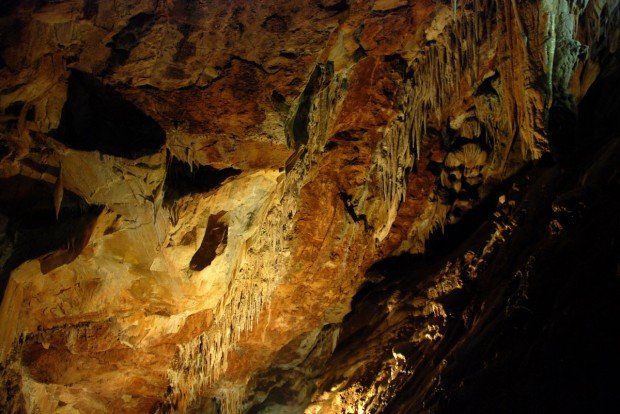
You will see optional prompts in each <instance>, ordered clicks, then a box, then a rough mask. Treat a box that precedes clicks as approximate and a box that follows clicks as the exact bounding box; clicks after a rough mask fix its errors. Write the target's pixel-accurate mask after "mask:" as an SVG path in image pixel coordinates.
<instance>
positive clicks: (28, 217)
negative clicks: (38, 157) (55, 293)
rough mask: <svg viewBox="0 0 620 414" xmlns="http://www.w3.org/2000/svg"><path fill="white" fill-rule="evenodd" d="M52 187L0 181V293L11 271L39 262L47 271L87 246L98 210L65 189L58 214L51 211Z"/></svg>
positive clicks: (21, 178)
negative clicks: (0, 222)
mask: <svg viewBox="0 0 620 414" xmlns="http://www.w3.org/2000/svg"><path fill="white" fill-rule="evenodd" d="M53 193H54V186H52V185H51V184H49V183H46V182H43V181H38V180H34V179H31V178H28V177H24V176H20V175H18V176H13V177H11V178H3V179H0V214H1V217H3V222H4V225H3V227H4V228H3V229H2V234H1V236H3V237H4V240H5V243H4V244H3V245H2V246H3V251H2V252H0V253H1V256H3V257H5V258H6V261H5V262H4V264H3V265H2V266H1V268H0V289H1V291H2V294H3V295H4V289H5V288H6V284H7V282H8V278H9V276H10V273H11V271H13V270H14V269H15V268H16V267H18V266H19V265H21V264H22V263H24V262H25V261H27V260H31V259H35V258H40V262H41V271H42V272H43V273H47V272H49V271H51V270H53V269H55V268H56V267H58V266H62V265H63V264H66V263H70V262H71V261H73V260H74V259H75V258H76V257H77V256H78V255H79V253H80V252H81V251H82V249H83V248H84V247H85V246H86V244H87V243H88V240H89V239H90V234H91V232H92V227H93V225H94V223H95V221H96V219H97V217H98V216H99V213H100V212H101V207H99V206H89V205H88V204H87V203H86V202H85V201H84V200H83V199H82V198H81V197H79V196H77V195H76V194H74V193H72V192H70V191H68V190H65V191H64V197H63V200H62V204H61V206H60V211H59V216H58V219H56V213H55V210H54V195H53Z"/></svg>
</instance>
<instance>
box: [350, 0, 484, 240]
mask: <svg viewBox="0 0 620 414" xmlns="http://www.w3.org/2000/svg"><path fill="white" fill-rule="evenodd" d="M474 3H475V7H474V12H460V11H459V12H458V13H455V15H454V16H455V17H454V19H453V21H452V22H450V23H449V24H448V25H447V26H446V29H445V32H444V33H443V35H442V38H441V39H440V41H437V42H435V43H434V44H432V45H429V46H427V47H426V48H425V49H424V50H423V52H422V53H421V54H420V56H418V57H417V58H416V59H415V60H414V61H413V62H412V63H411V64H410V66H409V70H408V73H409V74H410V77H409V78H408V79H407V80H406V81H405V85H404V88H403V91H402V93H401V95H400V104H399V106H400V108H401V112H400V114H399V115H398V116H397V117H396V118H395V119H394V121H392V122H391V123H390V125H388V126H387V128H386V130H385V132H384V137H383V140H382V142H381V143H380V144H379V148H378V150H377V153H376V156H375V163H374V166H373V170H374V171H375V173H376V179H377V184H378V185H379V188H380V189H381V191H382V198H383V203H384V206H385V207H387V208H386V210H387V211H388V219H387V220H385V221H384V222H383V223H382V225H381V226H380V227H379V228H378V230H377V233H376V234H375V237H376V239H377V240H383V239H384V238H385V237H386V236H387V234H388V232H389V229H390V227H391V225H392V223H393V221H394V219H395V218H396V213H397V211H398V206H399V204H400V202H401V201H402V200H403V199H404V197H405V192H406V179H407V171H408V169H410V168H411V167H412V166H413V163H414V162H415V160H416V159H418V158H419V157H420V151H421V148H422V138H423V137H424V136H425V135H426V133H427V123H428V122H429V120H430V119H435V120H437V121H441V120H443V117H444V115H443V111H444V108H446V107H447V106H448V105H449V103H450V102H451V100H453V99H458V98H459V97H460V95H461V80H462V78H463V77H465V76H466V77H467V78H468V79H469V82H472V80H475V79H477V78H478V72H479V70H478V65H479V56H478V45H479V43H480V41H481V39H482V38H483V37H484V36H485V33H486V30H490V29H488V28H487V25H486V24H485V16H484V15H482V14H481V13H478V12H477V10H478V2H477V1H476V2H474ZM362 202H363V200H362ZM384 211H385V209H384Z"/></svg>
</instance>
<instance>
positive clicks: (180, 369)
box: [168, 74, 346, 414]
mask: <svg viewBox="0 0 620 414" xmlns="http://www.w3.org/2000/svg"><path fill="white" fill-rule="evenodd" d="M345 83H346V74H342V75H339V76H335V77H334V79H332V80H331V81H330V82H329V83H328V84H327V85H326V86H325V87H324V88H323V89H322V90H321V92H319V93H317V95H316V96H315V97H314V99H313V106H312V110H311V111H310V115H309V120H308V121H309V122H308V130H309V131H310V139H309V141H308V143H307V146H306V148H305V149H300V150H299V151H300V153H303V155H301V156H299V158H298V160H297V162H296V163H295V164H294V165H293V167H292V170H291V171H289V172H288V173H287V174H286V176H285V177H284V180H283V181H282V182H281V183H280V184H279V186H278V189H277V190H276V193H275V196H274V197H273V198H272V199H271V200H270V201H269V202H268V203H267V205H266V206H265V207H264V209H263V210H262V211H261V214H262V215H263V217H262V218H259V219H258V222H260V223H261V224H260V226H259V227H258V229H257V231H256V233H255V234H254V235H253V236H251V237H250V238H248V239H247V240H246V242H245V243H246V246H245V248H244V249H242V250H243V251H244V252H245V253H244V255H243V256H242V257H241V259H240V260H239V263H238V264H237V266H236V270H235V272H234V274H233V278H232V280H231V282H230V285H229V287H228V289H227V292H226V294H225V295H224V297H223V298H222V300H221V301H220V302H219V304H218V305H217V307H216V309H215V310H214V316H215V317H214V323H213V325H212V326H211V327H209V328H208V330H207V331H205V332H204V333H202V334H200V335H199V336H198V337H196V338H194V339H193V340H192V341H190V342H189V343H186V344H183V345H180V346H179V351H178V353H177V362H176V364H175V366H174V368H173V369H171V370H169V372H168V376H169V379H170V383H171V388H172V394H171V395H170V396H169V403H171V405H173V406H176V407H178V409H179V410H180V411H184V410H185V409H186V408H187V407H188V406H190V405H191V404H192V403H193V402H194V401H196V400H197V398H198V397H200V396H201V395H204V394H205V393H208V392H209V390H208V389H209V387H210V386H212V385H213V384H214V383H215V382H216V381H217V380H218V379H219V378H220V377H221V375H222V373H223V372H224V371H226V369H227V365H228V364H227V359H228V354H229V352H230V351H231V350H233V349H234V347H235V346H236V344H237V343H238V342H239V339H240V337H241V334H242V333H243V332H247V331H250V330H252V329H253V328H254V327H255V325H256V323H257V321H258V316H259V315H260V313H261V311H262V309H263V306H264V305H265V304H266V303H267V302H268V301H269V299H270V297H271V295H272V294H273V292H274V290H275V288H276V287H277V285H278V283H279V282H280V280H281V278H282V277H283V276H284V274H285V272H286V269H287V268H288V243H287V240H289V239H291V234H292V231H293V224H294V222H293V220H291V217H293V216H294V215H295V213H296V211H297V202H298V200H299V192H300V190H301V188H302V187H303V185H304V184H305V183H306V182H307V180H308V178H309V172H310V167H311V165H312V164H313V163H314V162H315V159H316V157H318V156H320V153H321V152H322V150H323V147H324V146H325V143H326V140H327V131H328V128H329V124H330V122H331V119H332V117H333V116H334V114H335V113H336V112H337V107H338V105H340V102H341V100H342V98H343V95H342V91H344V90H345V89H346V88H345V87H344V86H343V85H344V84H345ZM220 391H221V390H220ZM234 392H235V393H234V394H230V392H228V391H226V392H224V393H220V394H219V396H218V398H219V400H220V405H221V409H222V412H223V413H226V414H235V413H237V412H240V411H241V408H242V400H243V393H242V392H241V391H240V390H239V389H237V388H235V389H234ZM233 397H234V398H233ZM231 398H233V399H234V401H232V400H231Z"/></svg>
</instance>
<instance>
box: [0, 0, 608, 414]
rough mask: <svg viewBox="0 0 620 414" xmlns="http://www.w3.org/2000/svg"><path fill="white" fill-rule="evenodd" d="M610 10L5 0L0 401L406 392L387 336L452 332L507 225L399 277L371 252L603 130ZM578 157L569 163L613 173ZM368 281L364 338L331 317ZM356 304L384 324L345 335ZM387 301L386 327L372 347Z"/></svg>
mask: <svg viewBox="0 0 620 414" xmlns="http://www.w3.org/2000/svg"><path fill="white" fill-rule="evenodd" d="M619 16H620V7H619V5H618V3H617V2H616V1H612V0H608V1H606V0H591V1H576V0H542V1H530V2H520V1H511V0H467V1H465V0H463V1H461V0H459V1H456V0H454V1H452V2H448V1H435V0H420V1H415V0H375V1H366V0H312V1H303V2H302V1H291V0H286V1H284V0H282V1H278V0H273V1H264V2H258V1H257V2H254V1H247V0H231V1H224V0H166V1H155V0H132V1H124V2H117V1H108V0H67V1H46V0H25V1H16V0H8V1H5V2H3V4H2V5H0V34H1V35H0V57H1V59H0V111H1V115H0V116H1V118H0V157H1V163H0V280H1V281H2V283H1V284H0V286H1V290H2V292H3V296H2V305H1V307H0V369H1V375H0V379H1V381H0V383H1V384H2V387H1V388H0V389H1V391H0V411H2V412H23V411H25V412H40V413H48V412H49V413H52V412H59V413H63V412H66V413H72V412H84V413H95V412H134V413H143V412H170V411H173V412H225V413H235V412H245V411H251V410H253V411H262V412H303V411H304V410H307V412H377V411H383V410H385V409H389V408H390V407H391V409H395V408H398V410H400V411H402V412H415V411H421V410H423V409H424V408H423V404H422V402H423V401H425V398H426V397H425V395H427V394H425V393H424V390H425V389H426V388H425V387H432V386H435V385H433V384H434V383H433V382H432V381H431V379H432V375H431V374H429V372H435V371H432V369H431V368H428V369H427V370H426V371H424V373H425V377H424V378H426V379H428V380H429V381H428V382H427V383H424V384H422V385H419V384H415V383H412V382H411V381H410V379H411V378H410V377H411V375H412V372H413V371H411V362H410V361H411V353H410V352H409V351H408V350H409V348H410V347H414V348H416V347H418V348H419V350H418V351H416V352H418V354H416V355H421V357H420V358H421V359H420V360H419V361H421V362H419V363H420V364H424V363H426V362H425V361H426V359H424V358H431V359H432V358H434V357H433V354H432V352H433V349H435V348H433V346H435V345H433V344H444V343H445V344H446V345H442V347H443V348H442V349H444V350H443V351H441V352H443V353H444V354H445V353H446V352H447V353H448V354H449V352H448V351H445V348H446V347H450V346H454V343H453V342H450V341H447V342H446V341H444V342H441V341H442V340H443V339H442V338H446V336H447V335H448V333H449V332H453V331H454V330H455V329H457V328H455V327H454V326H456V325H454V324H452V325H449V326H448V327H447V328H446V327H445V324H444V325H441V324H440V322H441V321H442V320H443V321H445V320H447V318H448V316H449V315H448V312H447V311H446V308H447V305H446V304H445V303H444V302H443V299H444V297H445V296H446V295H449V294H450V293H451V292H453V291H456V290H461V289H463V288H464V286H466V282H467V281H464V280H465V279H466V278H465V276H463V273H462V269H461V267H462V266H464V264H463V263H465V262H467V261H468V260H469V262H467V263H470V262H472V261H478V262H481V261H482V260H487V256H488V257H491V256H490V255H493V254H494V253H493V252H492V251H491V250H493V249H492V247H493V246H494V244H493V243H494V242H495V241H497V240H499V239H500V238H503V237H504V236H503V233H502V231H500V230H497V231H498V232H499V233H495V235H494V236H492V237H496V238H497V239H493V238H492V239H490V240H491V241H488V240H486V239H484V241H485V242H488V243H490V244H491V247H488V246H487V245H484V244H482V245H479V244H480V240H482V239H480V238H478V239H473V241H472V242H471V243H472V246H471V247H470V249H471V252H467V253H466V254H465V253H463V254H464V255H462V256H463V257H461V258H459V259H458V260H457V262H455V263H452V264H450V265H446V266H445V267H441V266H440V268H439V269H437V268H435V267H436V266H435V267H433V268H432V269H430V268H429V269H424V270H423V271H421V272H420V276H419V278H424V279H423V280H422V279H420V280H419V285H417V283H418V282H416V286H417V287H416V289H409V290H407V289H404V288H402V287H398V289H399V290H396V288H394V286H395V285H398V284H399V283H402V282H398V283H396V282H394V283H392V282H389V283H388V282H381V280H382V279H383V278H384V277H385V274H383V273H385V272H383V273H382V271H381V266H378V267H377V266H376V265H375V266H373V264H375V263H376V262H378V261H379V260H382V259H386V258H390V257H396V256H399V255H400V256H401V257H402V255H422V254H424V252H425V251H426V250H427V248H428V243H427V240H429V237H431V236H432V240H433V243H442V240H444V239H443V238H442V235H441V234H442V232H443V231H444V230H446V229H448V233H446V234H449V229H451V228H465V229H469V230H470V231H473V230H475V229H473V228H470V227H467V226H466V225H465V226H463V225H462V224H461V223H462V222H463V221H465V222H467V220H471V219H468V217H472V215H473V216H474V217H475V216H476V215H479V214H492V211H489V210H488V208H487V209H486V210H485V209H484V208H483V207H480V206H481V205H484V204H485V203H489V202H493V203H494V202H495V200H496V198H497V196H498V191H504V190H503V189H504V188H506V187H507V186H508V187H509V186H510V185H511V183H512V182H513V181H511V180H515V181H514V182H515V183H520V182H521V181H518V180H517V179H515V178H513V177H514V176H515V174H517V173H518V172H519V171H523V169H524V168H526V169H527V168H533V167H531V164H532V163H536V164H538V163H541V161H540V160H541V159H547V161H546V162H547V163H549V162H552V161H551V159H553V160H555V162H557V163H558V165H563V166H566V167H562V168H569V169H570V168H571V165H572V164H571V162H568V161H567V160H572V159H573V158H571V157H574V155H573V153H574V152H575V151H576V149H575V148H578V147H579V145H577V143H579V142H580V140H581V141H583V140H584V139H585V138H584V137H586V136H590V138H591V140H590V141H588V142H593V143H592V144H591V147H592V148H596V147H597V146H598V145H602V144H601V143H600V142H599V141H600V140H603V141H604V140H607V138H609V137H610V136H611V135H610V134H612V133H614V132H615V131H616V130H615V129H614V128H613V127H612V128H611V129H610V127H608V123H610V122H611V124H613V122H612V121H609V119H608V118H600V117H599V118H597V116H596V114H597V113H598V112H602V113H603V114H609V113H613V112H614V111H615V110H616V109H618V108H620V106H615V105H616V104H615V102H614V101H613V100H609V101H605V99H604V97H605V93H604V92H600V91H599V92H597V93H596V94H594V93H592V92H590V91H591V90H592V89H593V87H592V85H593V84H594V85H599V86H598V88H599V90H600V89H601V88H603V90H604V86H603V87H601V86H600V85H601V82H602V81H601V79H611V80H610V81H609V83H610V84H615V83H617V82H616V81H617V80H618V78H617V77H615V75H613V74H614V70H615V68H616V66H617V64H618V60H617V59H618V46H619V45H620V43H619V42H620V30H619V25H618V23H619V21H620V19H619ZM597 81H598V83H597ZM611 90H612V89H610V91H611ZM601 96H603V98H601ZM588 99H589V100H590V101H596V102H598V103H597V104H596V105H595V104H594V103H588V102H590V101H588ZM610 99H611V98H610ZM580 102H581V103H582V104H580ZM583 102H586V103H587V105H585V104H583ZM601 102H603V103H601ZM584 105H585V106H584ZM592 108H598V109H596V110H594V109H592ZM597 111H598V112H597ZM592 112H594V113H592ZM580 114H581V115H580ZM584 114H585V115H584ZM578 115H580V116H582V118H583V119H588V120H589V122H590V123H589V124H588V125H589V128H590V129H588V130H587V131H584V130H583V128H581V130H579V128H578V126H579V122H578V120H579V117H578ZM578 130H579V132H578ZM592 137H599V138H600V140H599V141H597V140H596V139H594V138H592ZM588 145H590V144H588ZM605 148H607V150H606V151H609V153H610V154H614V155H613V156H614V157H615V156H617V154H618V153H617V150H616V149H614V148H615V147H614V146H613V145H611V144H608V146H607V147H605ZM610 148H611V149H610ZM599 155H600V154H599ZM601 157H602V156H601ZM603 158H604V157H603ZM603 158H602V159H603ZM616 159H617V158H616ZM590 164H592V165H601V167H600V168H598V167H597V168H598V169H597V168H594V167H592V168H590V169H588V168H587V167H583V168H582V170H579V171H582V172H584V174H585V171H590V172H593V174H595V175H596V174H599V175H601V174H608V175H609V176H612V177H613V176H614V174H615V173H617V171H615V169H614V168H616V167H615V166H614V163H613V162H612V161H604V160H603V161H601V162H600V163H598V164H597V163H596V162H594V161H592V162H591V163H590ZM590 164H589V165H590ZM616 164H617V163H616ZM537 168H538V167H537ZM557 168H561V167H557ZM575 168H577V167H575ZM580 168H581V167H580ZM531 171H532V174H538V172H537V171H538V170H531ZM576 171H577V170H576ZM604 171H606V172H604ZM610 171H612V172H610ZM548 174H551V173H548ZM567 174H569V173H567ZM569 175H570V174H569ZM517 176H518V175H517ZM571 177H572V176H571ZM596 177H598V178H592V183H591V185H590V184H588V185H590V187H588V185H586V184H587V179H585V178H584V180H585V181H583V180H582V181H583V182H582V186H584V187H588V188H597V189H599V188H604V189H605V191H608V192H609V191H611V190H609V188H612V189H613V188H617V187H609V186H608V185H609V183H608V182H607V181H605V180H604V179H602V178H600V177H599V176H596ZM549 180H550V181H552V180H551V179H548V181H545V182H550V181H549ZM543 181H544V180H543ZM573 181H575V182H576V181H578V180H573ZM603 182H604V184H601V183H603ZM573 184H574V185H577V184H575V183H574V182H571V184H570V185H573ZM541 185H543V184H541ZM545 185H547V184H545ZM568 185H569V184H566V186H568ZM571 188H572V187H571ZM532 191H534V190H532ZM504 192H506V191H504ZM534 194H538V193H536V192H535V191H534ZM554 194H555V193H554ZM503 197H504V201H502V203H506V204H509V203H510V202H511V201H510V200H508V199H506V196H503ZM489 200H491V201H489ZM545 200H546V199H545ZM542 202H543V201H541V203H542ZM513 207H514V206H513ZM511 208H512V207H511ZM480 211H482V212H486V213H479V212H480ZM506 214H508V213H506ZM510 214H513V211H512V210H511V212H510ZM510 214H508V215H509V216H510ZM514 214H517V213H514ZM510 217H512V216H510ZM506 220H508V221H506V222H502V223H501V225H502V226H505V227H510V226H513V227H514V226H516V225H517V224H516V223H517V222H518V220H517V219H516V218H515V219H514V220H513V218H506ZM513 221H514V223H513ZM551 222H552V220H551V219H550V220H549V223H551ZM507 223H508V224H507ZM549 223H547V222H545V223H544V226H547V225H549V226H551V224H549ZM556 224H557V225H558V226H560V222H558V223H556ZM556 224H554V225H556ZM520 225H521V224H520ZM455 226H457V227H455ZM458 226H461V227H458ZM480 237H481V236H480ZM490 237H491V236H490ZM584 237H585V236H584ZM588 237H589V236H588ZM445 239H446V240H444V241H445V243H449V241H448V240H447V236H445ZM437 240H439V241H437ZM502 241H503V239H502ZM541 243H542V242H541ZM542 245H544V243H542ZM500 256H501V254H500ZM493 257H495V256H493ZM442 263H443V262H442ZM514 263H521V262H519V261H518V260H515V262H514ZM444 264H445V263H444ZM470 264H471V263H470ZM437 266H439V265H437ZM523 266H525V264H523ZM431 267H432V266H431ZM457 268H458V269H457ZM377 269H379V270H377ZM441 269H443V270H441ZM511 269H512V268H511ZM515 271H516V270H515ZM405 273H407V272H405ZM489 274H490V275H491V276H485V277H488V278H492V277H494V276H493V275H495V273H493V272H489ZM416 277H418V276H416ZM469 277H471V278H474V277H473V276H471V275H469ZM483 279H484V278H483ZM484 280H486V279H484ZM369 283H370V285H369ZM382 283H383V284H382ZM375 285H377V286H384V285H386V286H388V287H389V289H392V290H390V292H389V294H388V295H387V296H385V295H384V296H385V297H384V296H381V295H379V296H380V298H379V300H378V302H376V303H375V304H374V305H373V304H370V305H366V304H365V303H366V302H364V304H365V305H364V306H368V307H367V308H364V307H363V306H362V308H363V309H364V312H366V313H368V314H369V315H368V317H369V318H370V317H371V315H370V314H372V313H373V312H374V309H376V310H377V312H378V313H377V315H379V314H380V315H383V314H384V313H385V312H387V314H388V315H389V316H388V317H387V321H388V322H387V323H388V325H389V327H390V328H389V329H387V330H386V331H385V332H387V334H386V335H384V336H383V337H382V335H381V332H384V331H382V330H381V329H383V328H382V325H381V323H383V322H382V321H379V320H374V319H373V320H370V319H369V320H365V319H363V318H361V319H360V317H359V316H358V313H359V309H360V307H359V306H358V307H357V308H355V306H354V309H353V312H352V313H351V316H349V317H348V318H347V319H344V322H343V318H345V315H347V314H348V313H349V312H350V311H351V309H352V307H351V303H352V302H351V301H352V299H353V298H354V297H357V298H359V297H360V296H359V295H358V296H356V293H357V292H358V291H360V288H361V287H362V286H366V287H365V288H364V289H368V286H375ZM491 285H492V286H495V285H493V284H492V283H491ZM386 289H388V288H386ZM493 291H494V290H493V289H491V288H489V292H493ZM489 294H490V293H489ZM480 297H481V296H475V299H472V300H475V301H480V300H482V299H480ZM515 300H516V299H515ZM476 303H477V304H479V303H478V302H476ZM354 304H359V301H357V299H356V301H354ZM459 309H460V308H459ZM475 311H477V308H476V309H474V310H471V311H467V312H466V314H467V315H472V317H473V315H475V314H476V312H475ZM356 312H358V313H356ZM411 318H414V322H411ZM415 318H418V319H415ZM351 320H353V321H354V322H353V323H352V325H347V323H348V322H350V321H351ZM465 323H466V325H467V324H468V322H467V321H466V322H465ZM356 324H361V325H364V324H367V325H368V326H373V327H378V328H377V329H380V330H378V331H376V332H375V334H373V335H369V336H363V337H364V338H369V339H368V344H369V347H368V348H367V349H365V348H364V346H363V344H359V343H356V342H355V340H351V341H349V342H350V343H352V344H354V345H355V347H356V349H358V350H360V354H356V353H355V352H353V350H351V349H349V348H347V338H350V337H352V336H351V335H352V329H353V328H352V327H355V326H357V325H356ZM401 325H402V326H403V329H404V330H406V331H407V335H408V339H407V341H405V342H407V344H406V346H405V345H403V344H400V342H402V338H401V337H400V336H399V337H398V341H400V342H399V344H400V345H399V346H400V348H397V349H396V350H395V351H393V350H391V351H390V352H392V354H389V353H388V354H386V353H385V352H383V351H381V352H380V351H377V350H376V349H379V348H381V347H386V346H388V347H393V346H394V344H393V343H391V342H390V341H393V340H395V339H394V338H395V337H393V336H390V335H391V334H390V329H392V328H394V327H396V328H398V327H399V326H401ZM467 327H468V329H471V331H472V335H474V334H475V333H476V332H477V331H476V329H478V328H476V327H475V324H473V325H471V324H470V325H467ZM396 328H394V329H396ZM336 346H338V348H337V351H336V353H334V350H335V349H336ZM401 348H402V349H401ZM343 349H344V351H343ZM390 349H391V348H390ZM348 355H358V356H359V358H357V359H356V357H353V359H349V357H348ZM386 355H387V356H386ZM437 355H440V354H437ZM437 357H438V356H437ZM362 363H364V364H367V365H368V367H367V369H366V368H364V369H366V370H365V371H364V370H362V371H360V369H359V366H360V364H362ZM377 367H379V368H377ZM433 369H435V368H433ZM453 375H455V376H457V375H458V373H457V374H453ZM362 377H364V380H363V381H362V380H360V378H362ZM377 378H378V379H377ZM381 387H383V388H381ZM390 387H391V388H390ZM416 387H417V388H416ZM403 389H406V390H407V395H412V396H413V397H412V399H411V400H407V399H406V398H405V399H403V398H404V397H402V396H399V394H398V392H399V390H403ZM437 395H439V394H437ZM437 395H435V396H434V397H433V398H435V399H438V398H439V397H437ZM442 395H443V394H442ZM399 398H401V399H400V400H399ZM390 404H393V405H391V406H390ZM386 407H387V408H386ZM433 407H439V408H441V407H444V406H443V405H441V404H440V403H435V404H434V405H433ZM446 407H448V405H446ZM449 408H454V406H449ZM360 410H361V411H360ZM398 410H397V411H398Z"/></svg>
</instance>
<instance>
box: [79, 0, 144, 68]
mask: <svg viewBox="0 0 620 414" xmlns="http://www.w3.org/2000/svg"><path fill="white" fill-rule="evenodd" d="M95 6H96V3H95ZM93 9H94V7H93V5H92V1H90V2H87V3H86V5H85V7H84V14H85V15H86V14H87V13H90V14H92V13H93ZM95 11H96V10H95ZM155 20H156V16H155V15H154V14H152V13H138V14H136V15H135V16H132V17H131V18H130V19H129V21H128V22H127V25H126V26H125V27H123V28H122V29H121V30H119V32H118V33H117V34H115V35H114V36H113V37H112V41H111V42H109V43H108V44H107V45H106V46H107V47H109V48H111V49H112V51H111V53H110V57H109V58H108V61H107V65H106V69H105V71H104V72H103V75H104V76H106V75H109V74H111V73H112V72H114V69H116V68H117V67H118V66H122V65H123V64H124V63H125V62H126V61H127V59H129V55H130V53H131V51H132V50H133V49H134V48H135V47H136V46H138V43H139V42H140V39H142V37H144V35H146V34H147V33H148V32H150V31H151V29H152V28H153V25H154V24H155Z"/></svg>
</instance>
